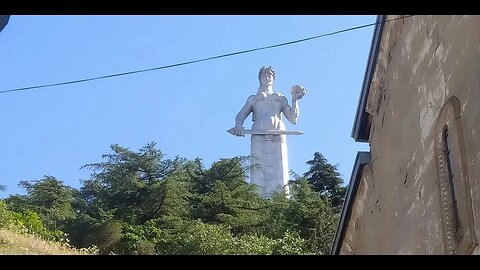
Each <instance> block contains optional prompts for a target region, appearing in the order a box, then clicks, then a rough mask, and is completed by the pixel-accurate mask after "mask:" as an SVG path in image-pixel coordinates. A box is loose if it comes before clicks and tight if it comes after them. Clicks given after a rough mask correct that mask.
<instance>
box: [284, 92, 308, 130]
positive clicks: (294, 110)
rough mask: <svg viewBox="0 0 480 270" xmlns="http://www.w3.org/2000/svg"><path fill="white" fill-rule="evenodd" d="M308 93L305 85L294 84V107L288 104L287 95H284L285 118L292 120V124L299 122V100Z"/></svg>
mask: <svg viewBox="0 0 480 270" xmlns="http://www.w3.org/2000/svg"><path fill="white" fill-rule="evenodd" d="M305 93H306V90H305V88H304V87H303V86H300V85H294V86H292V91H291V94H292V107H290V106H289V105H288V101H287V98H286V97H283V99H284V100H283V101H282V102H283V115H285V118H287V119H288V121H290V123H292V124H294V125H295V124H296V123H297V119H298V116H299V115H300V108H299V107H298V100H299V99H301V98H302V97H303V96H304V95H305Z"/></svg>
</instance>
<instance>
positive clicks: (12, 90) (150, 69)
mask: <svg viewBox="0 0 480 270" xmlns="http://www.w3.org/2000/svg"><path fill="white" fill-rule="evenodd" d="M412 16H414V15H408V16H402V17H398V18H393V19H390V20H385V21H379V22H375V23H369V24H364V25H360V26H355V27H351V28H347V29H343V30H339V31H335V32H330V33H326V34H322V35H318V36H313V37H308V38H303V39H297V40H294V41H289V42H284V43H280V44H275V45H270V46H265V47H259V48H255V49H249V50H244V51H238V52H233V53H227V54H222V55H217V56H212V57H207V58H202V59H198V60H193V61H187V62H182V63H177V64H173V65H167V66H161V67H154V68H147V69H141V70H134V71H127V72H122V73H115V74H110V75H104V76H98V77H92V78H87V79H80V80H74V81H67V82H60V83H52V84H44V85H37V86H28V87H22V88H14V89H8V90H2V91H0V94H5V93H11V92H18V91H26V90H33V89H38V88H45V87H52V86H60V85H67V84H74V83H82V82H88V81H94V80H100V79H107V78H113V77H119V76H125V75H130V74H135V73H142V72H148V71H154V70H160V69H167V68H172V67H178V66H185V65H189V64H194V63H198V62H204V61H209V60H213V59H218V58H223V57H229V56H234V55H238V54H244V53H250V52H255V51H260V50H266V49H272V48H276V47H281V46H286V45H290V44H295V43H300V42H304V41H309V40H312V39H317V38H321V37H326V36H333V35H336V34H340V33H343V32H348V31H353V30H357V29H361V28H366V27H370V26H373V25H377V24H381V23H384V22H385V23H386V22H391V21H396V20H401V19H405V18H408V17H412Z"/></svg>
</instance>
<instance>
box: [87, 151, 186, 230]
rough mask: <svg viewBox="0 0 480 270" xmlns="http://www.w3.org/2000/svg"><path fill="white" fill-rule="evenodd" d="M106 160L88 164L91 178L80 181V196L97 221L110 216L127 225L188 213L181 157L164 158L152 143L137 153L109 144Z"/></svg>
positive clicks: (183, 161) (184, 174)
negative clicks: (109, 150) (81, 183)
mask: <svg viewBox="0 0 480 270" xmlns="http://www.w3.org/2000/svg"><path fill="white" fill-rule="evenodd" d="M111 150H112V151H113V153H111V154H107V155H104V156H103V158H104V159H106V161H105V162H101V163H93V164H87V165H85V166H84V167H86V168H89V169H92V170H93V171H94V173H93V174H92V179H89V180H86V181H83V186H82V188H81V197H82V199H83V201H84V202H85V203H86V204H87V205H89V206H91V208H90V209H87V210H86V211H87V212H88V214H89V215H91V216H95V217H96V218H97V219H99V220H103V221H105V220H107V219H109V218H111V217H112V216H113V217H114V218H115V219H117V220H121V221H123V222H127V223H130V224H144V223H145V222H147V221H148V220H152V219H161V218H165V217H168V216H182V215H187V214H188V211H187V202H186V195H187V187H186V182H187V174H186V172H185V170H183V166H184V163H185V160H184V159H180V158H176V159H174V160H170V159H164V158H163V157H164V155H163V153H162V152H161V151H160V150H157V149H155V143H150V144H147V145H146V146H145V147H143V148H141V149H140V151H139V152H133V151H131V150H129V149H128V148H124V147H121V146H119V145H112V146H111Z"/></svg>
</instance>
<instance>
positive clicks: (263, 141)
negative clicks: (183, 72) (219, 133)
mask: <svg viewBox="0 0 480 270" xmlns="http://www.w3.org/2000/svg"><path fill="white" fill-rule="evenodd" d="M258 79H259V81H260V86H259V88H258V92H257V94H256V95H251V96H250V97H248V99H247V102H246V103H245V105H244V106H243V107H242V109H241V110H240V112H239V113H238V114H237V116H236V117H235V127H233V128H231V129H229V130H228V132H229V133H230V134H232V135H236V136H245V134H251V145H250V160H251V165H253V166H252V169H251V171H250V182H251V183H253V184H255V185H256V186H257V189H258V192H259V194H260V195H261V196H263V197H270V196H271V193H272V192H273V191H275V190H276V189H278V188H286V189H287V190H286V191H287V193H288V186H287V183H288V180H289V177H288V154H287V141H286V135H300V134H303V133H302V132H301V131H287V130H286V129H285V124H284V122H283V121H282V114H283V116H285V118H287V119H288V121H290V122H291V123H292V124H296V123H297V118H298V116H299V108H298V100H299V99H301V98H302V97H303V96H304V95H305V93H306V90H305V88H304V87H302V86H300V85H294V86H293V87H292V91H291V94H292V106H291V107H290V105H289V104H288V100H287V98H286V97H285V96H283V95H282V94H280V93H277V92H275V91H274V90H273V81H274V80H275V71H274V70H273V68H272V67H266V66H264V67H262V68H261V69H260V72H259V74H258ZM250 113H252V121H253V125H252V129H251V130H246V129H245V128H244V127H243V122H244V121H245V119H246V118H247V117H248V115H250Z"/></svg>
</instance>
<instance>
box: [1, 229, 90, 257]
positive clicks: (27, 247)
mask: <svg viewBox="0 0 480 270" xmlns="http://www.w3.org/2000/svg"><path fill="white" fill-rule="evenodd" d="M5 254H14V255H86V254H94V253H93V252H92V251H88V250H76V249H72V248H70V247H67V246H63V245H61V244H60V243H54V242H48V241H45V240H42V239H40V238H39V237H36V236H34V235H29V234H20V233H16V232H13V231H11V230H7V229H0V255H5Z"/></svg>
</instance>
